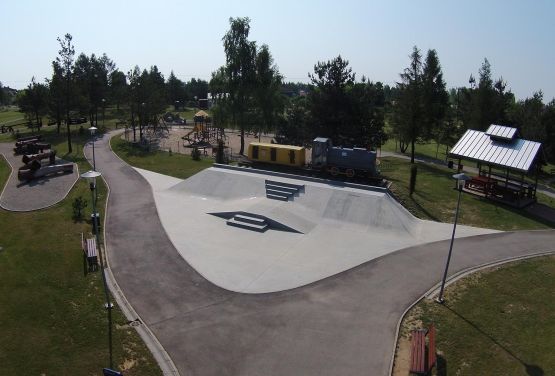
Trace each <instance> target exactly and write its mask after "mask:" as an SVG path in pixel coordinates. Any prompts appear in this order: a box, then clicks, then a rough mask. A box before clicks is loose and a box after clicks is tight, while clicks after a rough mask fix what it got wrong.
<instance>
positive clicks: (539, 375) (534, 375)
mask: <svg viewBox="0 0 555 376" xmlns="http://www.w3.org/2000/svg"><path fill="white" fill-rule="evenodd" d="M443 306H444V307H445V308H446V309H447V310H449V311H450V312H451V313H453V314H454V315H455V316H457V317H458V318H459V319H461V320H463V321H464V322H465V323H467V324H468V325H470V326H471V327H472V328H474V329H475V330H476V331H477V332H478V333H480V334H481V335H483V336H484V337H486V338H488V339H489V340H490V341H492V342H493V343H494V344H495V345H496V346H498V347H499V348H500V349H502V350H503V351H505V352H506V353H507V354H508V355H509V356H511V357H512V358H513V359H515V360H516V361H518V362H519V363H520V364H522V366H523V367H524V369H525V370H526V373H527V374H528V375H529V376H543V375H544V372H543V369H542V368H541V367H539V366H537V365H535V364H528V363H525V362H524V361H523V360H522V359H520V358H519V357H518V356H516V355H515V354H514V353H513V352H512V351H511V350H509V349H508V348H507V347H505V346H503V345H502V344H501V343H499V341H497V340H496V339H495V338H493V337H492V336H491V335H489V334H488V333H486V332H484V331H483V330H482V329H480V327H479V326H478V325H476V324H474V323H473V322H472V321H470V320H468V319H467V318H466V317H464V316H462V315H461V314H460V313H458V312H457V311H455V310H454V309H453V308H451V307H449V306H448V305H447V304H444V305H443ZM438 375H439V361H438Z"/></svg>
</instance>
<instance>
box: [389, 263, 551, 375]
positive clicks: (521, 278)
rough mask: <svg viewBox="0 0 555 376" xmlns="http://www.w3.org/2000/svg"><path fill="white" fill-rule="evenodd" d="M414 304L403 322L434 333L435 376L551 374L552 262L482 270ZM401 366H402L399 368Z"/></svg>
mask: <svg viewBox="0 0 555 376" xmlns="http://www.w3.org/2000/svg"><path fill="white" fill-rule="evenodd" d="M445 300H446V303H445V304H444V305H440V304H437V303H435V302H433V301H430V300H423V301H421V302H420V303H418V304H417V305H416V306H415V307H414V308H413V309H412V310H411V311H410V312H409V313H408V315H407V317H408V318H407V319H406V320H405V321H404V323H403V328H404V330H403V333H404V335H405V337H406V338H408V333H409V330H408V329H407V328H408V327H409V326H413V327H414V326H420V325H422V324H423V325H424V326H426V327H428V326H429V324H431V323H434V324H435V326H436V328H437V335H436V339H437V350H438V352H439V354H440V356H439V360H438V369H437V371H436V374H437V375H460V376H465V375H468V376H477V375H484V376H492V375H503V376H544V375H545V376H547V375H555V356H553V348H555V320H554V319H553V317H554V316H553V312H555V257H541V258H536V259H530V260H527V261H521V262H518V263H514V264H509V265H507V266H503V267H501V268H498V269H496V270H494V271H484V272H479V273H476V274H473V275H471V276H469V277H467V278H464V279H462V280H460V281H458V282H456V283H455V284H454V285H452V286H450V287H448V288H447V290H446V295H445ZM399 366H403V365H399Z"/></svg>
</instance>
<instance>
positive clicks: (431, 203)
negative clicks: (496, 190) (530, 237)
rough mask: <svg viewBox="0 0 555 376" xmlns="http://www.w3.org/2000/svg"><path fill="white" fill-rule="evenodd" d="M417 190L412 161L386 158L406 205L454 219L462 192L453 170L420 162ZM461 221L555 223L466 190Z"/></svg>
mask: <svg viewBox="0 0 555 376" xmlns="http://www.w3.org/2000/svg"><path fill="white" fill-rule="evenodd" d="M417 166H418V173H417V178H416V190H415V192H414V193H413V195H412V197H411V196H409V189H408V187H409V177H410V163H409V161H407V160H405V159H400V158H393V157H388V158H382V159H381V165H380V168H381V171H382V175H383V176H384V177H385V178H386V179H388V180H390V181H391V182H392V183H393V184H392V186H391V191H392V192H393V193H394V194H395V195H396V196H397V198H398V199H399V200H400V201H401V203H402V204H403V206H405V207H406V208H407V209H409V210H410V211H411V212H412V213H413V214H414V215H416V216H417V217H419V218H422V219H429V220H434V221H439V222H453V220H454V212H455V207H456V205H457V194H458V192H457V191H456V190H455V189H454V186H455V181H454V180H453V178H452V175H453V173H454V172H453V170H450V169H448V168H446V167H441V166H437V165H432V164H427V163H417ZM538 200H539V201H540V202H542V203H545V204H547V205H553V203H554V200H553V199H551V198H549V197H547V196H544V195H541V194H538ZM459 223H461V224H465V225H469V226H476V227H485V228H492V229H497V230H504V231H509V230H530V229H544V228H551V227H553V226H554V225H553V224H551V223H546V222H545V221H542V220H541V219H539V218H537V217H534V216H532V215H530V214H527V213H526V212H525V211H523V210H519V209H514V208H511V207H508V206H506V205H502V204H498V203H494V202H492V201H489V200H486V199H483V198H480V197H477V196H473V195H470V194H466V193H463V196H462V199H461V211H460V218H459Z"/></svg>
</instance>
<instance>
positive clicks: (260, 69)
mask: <svg viewBox="0 0 555 376" xmlns="http://www.w3.org/2000/svg"><path fill="white" fill-rule="evenodd" d="M255 68H256V78H255V80H256V85H255V89H254V102H255V103H254V104H255V106H256V110H257V113H258V115H259V116H258V118H259V122H260V126H259V129H258V133H259V138H260V133H261V132H262V131H268V130H270V129H273V127H274V126H275V123H276V119H277V117H278V115H279V113H281V112H282V110H283V101H282V97H281V90H280V89H281V75H280V74H279V71H278V69H277V67H276V66H275V65H274V61H273V59H272V55H271V54H270V50H269V48H268V46H267V45H265V44H264V45H262V47H260V49H259V50H258V53H257V54H256V61H255Z"/></svg>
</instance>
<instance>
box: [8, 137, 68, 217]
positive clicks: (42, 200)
mask: <svg viewBox="0 0 555 376" xmlns="http://www.w3.org/2000/svg"><path fill="white" fill-rule="evenodd" d="M13 147H14V143H13V142H10V143H0V154H3V155H4V157H5V158H6V160H7V161H8V163H9V164H10V166H11V168H12V171H13V172H12V174H11V175H10V178H9V179H8V182H7V183H6V186H5V188H4V191H3V192H2V195H1V196H0V206H1V207H2V208H4V209H6V210H11V211H32V210H38V209H44V208H47V207H49V206H52V205H55V204H57V203H58V202H60V201H62V200H63V199H64V198H66V196H67V194H68V193H69V191H70V190H71V187H73V184H75V182H76V181H77V179H79V171H78V168H77V165H75V164H74V166H73V173H71V174H69V173H63V174H56V175H49V176H44V177H41V178H38V179H33V180H31V181H30V182H20V181H19V180H18V179H17V170H18V169H19V167H20V166H22V165H23V162H21V158H22V156H21V155H14V154H13ZM57 163H66V162H65V161H62V160H61V159H58V158H57Z"/></svg>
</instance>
